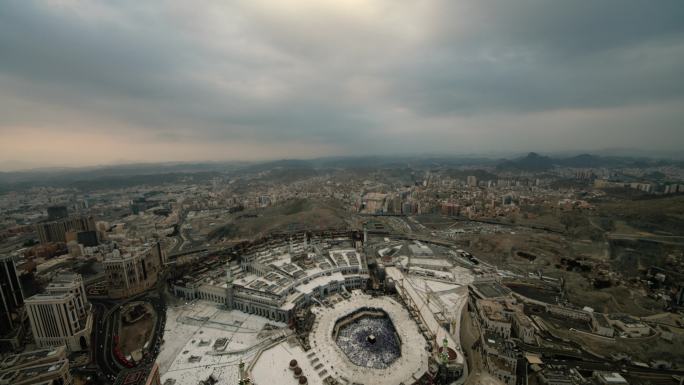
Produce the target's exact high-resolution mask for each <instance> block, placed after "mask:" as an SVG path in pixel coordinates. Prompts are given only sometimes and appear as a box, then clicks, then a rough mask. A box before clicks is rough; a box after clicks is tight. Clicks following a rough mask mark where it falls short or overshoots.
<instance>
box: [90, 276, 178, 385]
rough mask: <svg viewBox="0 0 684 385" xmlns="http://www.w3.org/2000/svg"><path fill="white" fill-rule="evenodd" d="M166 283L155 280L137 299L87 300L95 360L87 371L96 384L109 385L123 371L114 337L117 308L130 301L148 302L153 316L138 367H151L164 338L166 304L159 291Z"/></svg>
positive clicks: (161, 279) (116, 324) (116, 326)
mask: <svg viewBox="0 0 684 385" xmlns="http://www.w3.org/2000/svg"><path fill="white" fill-rule="evenodd" d="M165 282H166V279H165V277H164V276H161V277H159V280H158V282H157V286H156V289H155V290H154V291H151V292H147V293H144V294H142V295H139V296H135V297H131V298H128V299H126V300H123V301H112V300H95V299H91V303H92V304H93V312H94V317H95V320H94V327H93V334H92V338H91V356H94V357H95V359H94V361H93V363H94V364H95V366H96V367H91V368H89V369H88V370H90V371H93V374H94V375H96V376H97V377H98V382H97V383H98V384H111V383H113V382H114V381H115V379H116V377H117V376H118V375H119V374H120V373H121V372H122V371H123V370H124V367H123V365H121V364H120V363H119V362H118V361H117V360H116V358H115V357H114V346H113V340H114V336H115V335H117V334H118V329H119V326H118V325H119V322H120V315H121V314H120V310H119V309H120V308H121V306H122V305H124V304H126V303H128V302H132V301H145V302H149V303H150V304H151V305H152V307H153V308H154V310H155V312H156V313H157V319H156V323H155V329H154V333H153V335H152V338H151V341H150V345H149V346H148V349H149V350H148V351H149V352H151V354H146V355H145V357H144V358H143V360H141V362H139V363H138V366H147V365H149V364H152V363H153V362H154V361H155V360H156V359H157V355H158V354H159V346H160V345H161V341H162V339H163V337H164V327H165V326H166V303H165V302H164V296H163V291H164V288H165Z"/></svg>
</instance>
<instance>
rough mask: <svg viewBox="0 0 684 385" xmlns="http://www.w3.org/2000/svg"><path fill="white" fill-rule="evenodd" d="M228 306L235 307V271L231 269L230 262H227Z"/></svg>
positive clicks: (229, 307)
mask: <svg viewBox="0 0 684 385" xmlns="http://www.w3.org/2000/svg"><path fill="white" fill-rule="evenodd" d="M226 307H227V308H228V309H229V310H231V309H233V272H232V271H231V269H230V262H226Z"/></svg>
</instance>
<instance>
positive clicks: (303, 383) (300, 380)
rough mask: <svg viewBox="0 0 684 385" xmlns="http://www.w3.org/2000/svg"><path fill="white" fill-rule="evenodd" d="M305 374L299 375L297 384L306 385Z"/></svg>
mask: <svg viewBox="0 0 684 385" xmlns="http://www.w3.org/2000/svg"><path fill="white" fill-rule="evenodd" d="M307 382H308V381H307V380H306V376H301V377H299V385H306V384H307Z"/></svg>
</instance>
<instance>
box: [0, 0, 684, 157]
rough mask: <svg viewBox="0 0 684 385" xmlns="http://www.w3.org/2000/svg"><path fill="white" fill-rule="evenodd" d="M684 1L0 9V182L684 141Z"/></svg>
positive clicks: (658, 148)
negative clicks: (50, 172)
mask: <svg viewBox="0 0 684 385" xmlns="http://www.w3.org/2000/svg"><path fill="white" fill-rule="evenodd" d="M683 10H684V7H683V6H682V5H681V3H680V2H676V1H664V2H660V3H659V4H658V7H653V6H652V4H649V3H648V2H645V1H629V2H618V1H606V2H601V3H595V2H588V1H576V2H572V3H567V4H551V3H547V2H539V1H523V2H517V3H516V4H511V3H509V2H503V1H488V2H475V1H464V2H449V1H427V2H419V1H411V2H405V3H402V4H401V5H399V4H395V3H394V2H390V1H386V0H376V1H347V2H333V1H309V0H297V1H295V0H291V1H284V2H278V3H277V4H274V3H273V2H267V1H249V2H242V1H238V2H232V3H224V2H215V1H207V2H203V3H202V4H201V6H197V4H196V3H192V4H190V3H185V2H180V1H172V2H165V3H161V2H145V3H139V2H116V3H100V2H95V1H85V2H83V1H79V2H75V1H68V0H62V1H50V2H34V1H16V2H13V1H10V2H3V3H2V4H0V26H1V27H0V32H2V33H0V49H1V50H2V52H3V60H2V61H0V135H1V136H2V139H3V140H2V141H1V142H0V154H1V155H0V170H16V169H27V168H34V167H47V166H92V165H105V164H112V163H133V162H196V161H224V160H250V161H252V160H268V159H282V158H288V159H292V158H316V157H327V156H364V155H371V154H373V155H406V154H471V153H525V152H528V151H537V152H547V153H549V152H570V151H574V152H583V151H587V152H598V151H600V150H602V149H606V148H629V149H636V150H639V151H644V152H652V153H657V152H663V153H669V154H673V153H676V152H677V151H679V150H680V149H681V148H682V146H683V145H684V133H683V131H682V129H681V122H682V121H684V113H682V112H681V111H684V83H683V82H682V81H681V79H680V73H681V68H682V67H684V23H682V22H681V17H680V16H681V15H682V11H683Z"/></svg>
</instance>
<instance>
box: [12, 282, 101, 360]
mask: <svg viewBox="0 0 684 385" xmlns="http://www.w3.org/2000/svg"><path fill="white" fill-rule="evenodd" d="M25 304H26V312H27V313H28V317H29V321H30V322H31V331H32V332H33V339H34V340H35V342H36V345H38V346H39V347H52V346H59V345H66V347H67V349H69V350H70V351H79V350H85V349H87V348H88V346H89V345H90V332H91V330H92V326H93V317H92V313H91V311H90V304H88V303H87V301H86V298H85V290H84V289H83V279H82V278H81V276H80V275H78V274H60V275H58V276H57V278H56V279H55V281H54V282H52V283H50V285H48V287H47V289H46V293H43V294H37V295H34V296H33V297H30V298H27V299H26V301H25Z"/></svg>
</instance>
